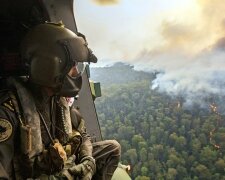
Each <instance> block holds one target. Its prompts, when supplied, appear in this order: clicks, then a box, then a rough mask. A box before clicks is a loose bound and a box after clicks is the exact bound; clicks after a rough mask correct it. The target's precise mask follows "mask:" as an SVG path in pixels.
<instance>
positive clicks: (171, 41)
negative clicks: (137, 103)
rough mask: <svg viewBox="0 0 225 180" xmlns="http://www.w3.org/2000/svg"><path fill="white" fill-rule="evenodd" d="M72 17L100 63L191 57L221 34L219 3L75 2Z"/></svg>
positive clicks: (224, 5)
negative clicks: (150, 55) (175, 54)
mask: <svg viewBox="0 0 225 180" xmlns="http://www.w3.org/2000/svg"><path fill="white" fill-rule="evenodd" d="M75 4H76V8H75V11H76V12H75V13H76V17H77V24H78V28H79V30H80V31H81V32H83V33H84V34H85V35H86V36H87V38H88V40H89V44H90V46H91V47H92V49H93V50H94V51H95V52H96V54H97V55H98V57H99V59H100V60H101V59H112V60H127V61H131V60H132V59H134V58H135V57H136V56H138V55H140V53H143V52H146V51H152V52H155V53H160V52H162V51H164V52H165V51H168V50H169V51H171V50H173V51H176V50H177V49H179V50H178V51H179V52H180V51H184V52H185V53H191V54H193V53H196V52H199V51H200V50H202V49H204V48H208V47H209V46H211V45H213V44H214V43H215V41H217V39H218V38H220V37H221V36H223V35H224V32H225V31H224V25H225V22H224V21H223V17H224V15H223V14H224V13H223V12H224V8H225V3H224V1H223V0H79V1H78V0H77V1H75Z"/></svg>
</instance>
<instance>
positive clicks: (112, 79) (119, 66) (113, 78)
mask: <svg viewBox="0 0 225 180" xmlns="http://www.w3.org/2000/svg"><path fill="white" fill-rule="evenodd" d="M90 71H91V79H92V80H94V81H99V82H101V84H102V88H105V87H107V86H110V85H115V84H127V83H134V82H138V81H141V80H147V81H152V80H153V79H154V76H155V75H154V74H151V73H147V72H144V71H135V70H134V67H133V66H132V65H128V64H124V63H121V62H118V63H115V64H114V65H113V66H108V67H98V68H91V70H90Z"/></svg>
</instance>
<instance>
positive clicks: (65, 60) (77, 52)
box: [21, 23, 97, 97]
mask: <svg viewBox="0 0 225 180" xmlns="http://www.w3.org/2000/svg"><path fill="white" fill-rule="evenodd" d="M21 57H22V60H23V61H24V63H25V66H26V67H27V68H28V72H29V79H30V81H31V82H33V83H36V84H39V85H41V86H45V87H50V88H52V89H53V90H54V93H55V94H56V95H57V94H58V95H61V96H68V97H72V96H76V95H77V93H78V92H79V90H80V89H81V85H82V77H81V76H82V72H83V70H84V63H85V62H88V63H90V62H94V63H95V62H97V58H96V57H95V55H94V54H93V53H92V51H91V50H90V49H89V48H88V46H87V42H86V39H85V37H84V36H78V35H76V34H75V33H74V32H72V31H71V30H69V29H67V28H65V27H64V25H63V24H62V23H44V24H39V25H37V26H35V27H34V28H33V29H31V30H30V31H29V32H28V33H27V35H26V36H25V37H24V39H23V40H22V42H21ZM74 66H76V68H77V71H78V73H77V75H76V76H75V77H71V76H69V75H68V72H69V71H70V69H71V68H72V67H74Z"/></svg>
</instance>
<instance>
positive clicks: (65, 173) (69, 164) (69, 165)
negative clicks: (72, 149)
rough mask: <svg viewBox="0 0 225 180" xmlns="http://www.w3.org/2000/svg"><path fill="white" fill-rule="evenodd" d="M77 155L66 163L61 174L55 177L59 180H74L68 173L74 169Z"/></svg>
mask: <svg viewBox="0 0 225 180" xmlns="http://www.w3.org/2000/svg"><path fill="white" fill-rule="evenodd" d="M75 158H76V157H75V155H73V156H70V157H69V158H68V159H67V160H66V161H65V163H64V168H63V170H62V171H60V172H59V173H57V174H55V175H54V176H55V177H57V178H59V179H66V180H73V179H74V177H73V175H72V174H71V173H70V172H69V171H68V169H69V168H72V167H74V166H76V165H75Z"/></svg>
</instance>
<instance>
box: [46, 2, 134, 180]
mask: <svg viewBox="0 0 225 180" xmlns="http://www.w3.org/2000/svg"><path fill="white" fill-rule="evenodd" d="M42 1H43V3H44V5H45V7H46V9H47V12H48V15H49V18H50V21H53V22H59V21H62V22H63V24H64V25H65V27H67V28H69V29H70V30H72V31H74V32H75V33H77V32H78V30H77V26H76V21H75V16H74V7H75V5H74V0H63V1H62V0H42ZM89 76H90V71H89V69H87V68H86V71H85V73H83V76H82V89H81V91H80V92H79V98H78V99H77V100H75V102H74V105H75V106H77V108H79V110H80V112H81V114H82V116H83V117H84V119H85V122H86V127H87V130H88V133H89V134H90V135H91V137H92V140H93V141H100V140H102V135H101V130H100V126H99V121H98V117H97V113H96V109H95V104H94V100H93V92H92V89H93V88H91V85H90V82H89ZM127 167H128V166H124V165H122V164H119V165H118V168H117V169H116V171H115V173H114V175H113V177H112V180H119V179H123V180H130V179H131V178H130V177H129V175H128V174H127V172H126V171H127Z"/></svg>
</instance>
